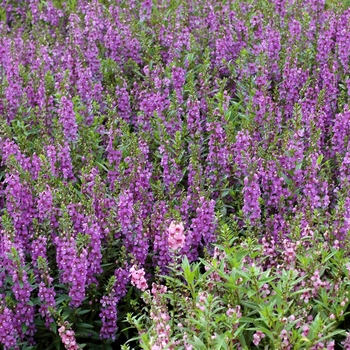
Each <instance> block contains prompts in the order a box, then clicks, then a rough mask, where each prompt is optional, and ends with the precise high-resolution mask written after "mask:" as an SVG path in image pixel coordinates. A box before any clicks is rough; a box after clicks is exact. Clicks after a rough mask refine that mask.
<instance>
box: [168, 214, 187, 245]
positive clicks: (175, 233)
mask: <svg viewBox="0 0 350 350" xmlns="http://www.w3.org/2000/svg"><path fill="white" fill-rule="evenodd" d="M168 233H169V237H168V243H169V248H170V249H172V250H177V249H181V248H182V247H183V246H184V244H185V235H184V225H183V223H182V222H181V223H178V224H176V223H175V222H174V221H172V222H171V224H170V226H169V229H168Z"/></svg>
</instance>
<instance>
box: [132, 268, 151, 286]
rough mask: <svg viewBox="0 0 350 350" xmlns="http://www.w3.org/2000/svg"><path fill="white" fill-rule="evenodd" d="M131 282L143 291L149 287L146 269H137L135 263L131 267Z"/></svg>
mask: <svg viewBox="0 0 350 350" xmlns="http://www.w3.org/2000/svg"><path fill="white" fill-rule="evenodd" d="M130 276H131V284H132V285H133V286H135V287H137V288H138V289H140V290H142V291H143V292H144V291H145V290H146V289H147V288H148V285H147V281H146V279H145V270H144V269H143V268H142V269H139V270H136V268H135V265H133V266H132V267H131V269H130Z"/></svg>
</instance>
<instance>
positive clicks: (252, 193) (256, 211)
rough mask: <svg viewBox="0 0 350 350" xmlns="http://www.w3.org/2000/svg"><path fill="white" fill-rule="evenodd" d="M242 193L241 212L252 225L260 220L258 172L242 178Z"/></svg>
mask: <svg viewBox="0 0 350 350" xmlns="http://www.w3.org/2000/svg"><path fill="white" fill-rule="evenodd" d="M243 195H244V200H243V201H244V205H243V208H242V210H243V214H244V215H245V219H248V220H249V221H250V223H251V224H253V225H254V224H255V223H257V222H258V221H259V220H260V215H261V208H260V204H259V198H260V195H261V191H260V186H259V176H258V174H254V175H253V176H251V177H248V176H247V177H245V178H244V188H243Z"/></svg>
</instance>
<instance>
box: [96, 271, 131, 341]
mask: <svg viewBox="0 0 350 350" xmlns="http://www.w3.org/2000/svg"><path fill="white" fill-rule="evenodd" d="M129 281H130V273H129V269H128V268H127V267H125V268H118V269H116V270H115V272H114V275H113V276H112V277H111V279H110V280H109V283H108V285H107V294H106V295H104V296H103V297H102V299H101V304H102V307H101V312H100V318H101V321H102V327H101V331H100V338H101V339H112V340H115V335H116V331H117V329H118V328H117V305H118V303H119V301H120V300H121V299H122V298H123V297H124V295H125V294H126V292H127V289H126V286H127V284H128V283H129Z"/></svg>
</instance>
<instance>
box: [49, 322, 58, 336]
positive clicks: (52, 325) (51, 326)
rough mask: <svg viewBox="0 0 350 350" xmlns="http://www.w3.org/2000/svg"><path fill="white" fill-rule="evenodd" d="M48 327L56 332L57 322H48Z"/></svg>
mask: <svg viewBox="0 0 350 350" xmlns="http://www.w3.org/2000/svg"><path fill="white" fill-rule="evenodd" d="M50 328H51V329H52V331H53V332H54V333H55V334H57V323H56V322H51V323H50Z"/></svg>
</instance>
